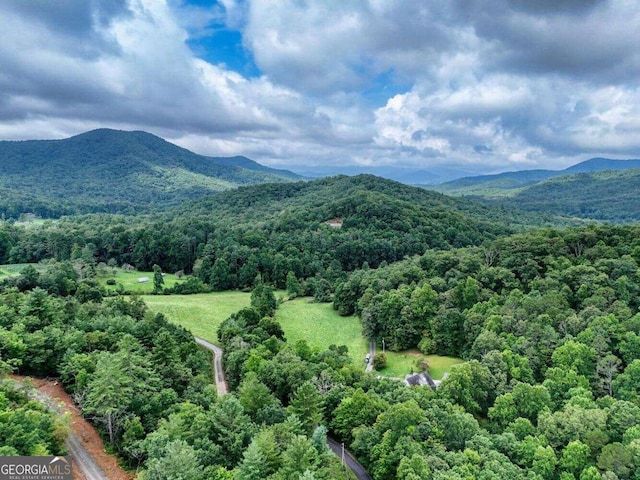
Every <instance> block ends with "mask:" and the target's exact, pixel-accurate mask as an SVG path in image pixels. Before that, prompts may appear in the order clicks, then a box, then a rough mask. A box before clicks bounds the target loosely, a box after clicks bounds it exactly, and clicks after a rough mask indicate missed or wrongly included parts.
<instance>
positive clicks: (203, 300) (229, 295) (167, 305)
mask: <svg viewBox="0 0 640 480" xmlns="http://www.w3.org/2000/svg"><path fill="white" fill-rule="evenodd" d="M141 298H142V299H143V300H144V301H145V302H146V304H147V305H148V306H149V309H150V310H151V311H152V312H155V313H162V314H164V315H165V316H166V317H167V319H169V320H170V321H171V322H173V323H176V324H178V325H181V326H183V327H184V328H186V329H187V330H190V331H191V333H193V334H194V335H195V336H196V337H200V338H203V339H205V340H208V341H210V342H212V343H216V342H217V341H218V335H217V331H218V327H219V326H220V324H221V323H222V322H224V321H225V320H226V319H227V318H229V316H231V314H232V313H236V312H237V311H239V310H242V309H243V308H245V307H248V306H250V304H251V294H249V293H245V292H236V291H231V292H215V293H198V294H196V295H144V296H142V297H141Z"/></svg>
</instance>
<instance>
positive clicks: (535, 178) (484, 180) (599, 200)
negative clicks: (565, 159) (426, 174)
mask: <svg viewBox="0 0 640 480" xmlns="http://www.w3.org/2000/svg"><path fill="white" fill-rule="evenodd" d="M432 189H434V190H437V191H439V192H441V193H445V194H448V195H454V196H464V197H466V198H468V199H473V200H475V201H482V202H484V203H485V204H491V205H496V204H499V205H502V206H505V207H509V208H516V209H519V210H523V211H529V212H537V213H548V214H554V215H560V216H564V217H577V218H585V219H592V220H603V221H609V222H618V223H628V222H638V221H640V160H610V159H606V158H592V159H590V160H587V161H585V162H581V163H579V164H577V165H573V166H572V167H569V168H567V169H565V170H561V171H550V170H529V171H522V172H507V173H502V174H498V175H485V176H481V177H470V178H462V179H459V180H456V181H453V182H449V183H447V184H443V185H439V186H437V187H432Z"/></svg>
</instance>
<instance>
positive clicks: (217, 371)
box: [196, 337, 229, 396]
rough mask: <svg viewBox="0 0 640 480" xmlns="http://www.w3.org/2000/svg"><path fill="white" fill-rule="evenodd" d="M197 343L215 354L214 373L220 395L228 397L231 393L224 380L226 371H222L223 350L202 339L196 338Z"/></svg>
mask: <svg viewBox="0 0 640 480" xmlns="http://www.w3.org/2000/svg"><path fill="white" fill-rule="evenodd" d="M196 343H197V344H198V345H202V346H203V347H205V348H208V349H209V350H211V351H212V352H213V373H214V376H215V379H216V388H217V389H218V395H220V396H222V395H226V394H227V393H229V389H228V388H227V382H226V380H225V379H224V370H223V369H222V349H221V348H220V347H219V346H217V345H214V344H213V343H210V342H207V341H206V340H203V339H202V338H197V337H196Z"/></svg>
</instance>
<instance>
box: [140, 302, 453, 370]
mask: <svg viewBox="0 0 640 480" xmlns="http://www.w3.org/2000/svg"><path fill="white" fill-rule="evenodd" d="M142 298H143V299H144V301H145V302H146V303H147V305H148V306H149V309H150V310H151V311H152V312H160V313H163V314H164V315H166V317H167V318H168V319H169V320H171V321H172V322H175V323H177V324H179V325H182V326H183V327H185V328H187V329H188V330H190V331H191V332H192V333H193V334H194V335H195V336H197V337H200V338H203V339H205V340H208V341H210V342H214V343H215V342H216V341H217V340H218V337H217V333H216V332H217V330H218V327H219V326H220V324H221V323H222V322H223V321H224V320H226V319H227V318H228V317H229V316H230V315H231V314H232V313H235V312H237V311H238V310H240V309H242V308H245V307H248V306H249V305H250V303H251V295H250V294H249V293H245V292H237V291H228V292H215V293H200V294H197V295H144V296H142ZM276 319H277V320H278V322H280V325H282V329H283V330H284V333H285V336H286V338H287V341H288V342H289V343H290V344H295V342H297V341H298V340H306V341H307V343H308V344H309V346H310V347H312V348H318V349H321V350H323V349H326V348H328V347H329V346H330V345H332V344H335V345H346V346H347V348H348V349H349V355H350V356H351V358H352V359H353V361H354V362H355V364H356V365H362V366H363V367H364V357H365V355H366V354H367V352H368V350H369V349H368V342H367V341H366V339H364V338H363V337H362V326H361V324H360V319H358V317H356V316H351V317H342V316H340V315H339V314H338V312H336V311H335V310H334V309H333V306H332V305H331V304H330V303H314V302H312V301H311V299H310V298H308V297H304V298H296V299H295V300H290V301H286V302H284V303H282V304H281V305H280V306H279V307H278V310H277V311H276ZM386 354H387V367H386V368H384V369H383V370H381V371H380V372H379V373H380V374H381V375H385V376H389V377H398V378H402V377H404V376H405V375H406V374H408V373H412V372H418V371H419V370H420V369H419V368H418V362H419V361H420V360H423V359H424V360H426V361H427V362H428V364H429V372H430V374H431V376H432V377H433V378H434V379H436V380H438V379H441V378H442V375H443V374H444V373H445V372H448V371H449V370H450V368H451V365H455V364H456V363H461V362H462V360H461V359H459V358H452V357H441V356H438V355H423V354H421V353H420V352H419V351H417V350H408V351H405V352H390V351H387V352H386Z"/></svg>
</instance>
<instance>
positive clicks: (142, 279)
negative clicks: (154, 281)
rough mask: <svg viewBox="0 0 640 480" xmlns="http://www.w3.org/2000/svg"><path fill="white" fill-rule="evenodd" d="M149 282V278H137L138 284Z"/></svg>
mask: <svg viewBox="0 0 640 480" xmlns="http://www.w3.org/2000/svg"><path fill="white" fill-rule="evenodd" d="M148 281H149V277H140V278H138V283H145V282H148Z"/></svg>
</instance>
